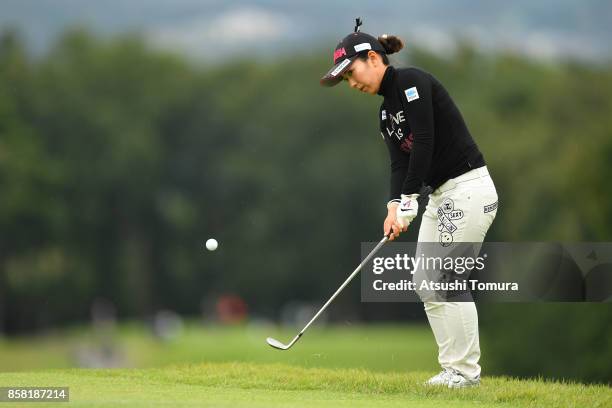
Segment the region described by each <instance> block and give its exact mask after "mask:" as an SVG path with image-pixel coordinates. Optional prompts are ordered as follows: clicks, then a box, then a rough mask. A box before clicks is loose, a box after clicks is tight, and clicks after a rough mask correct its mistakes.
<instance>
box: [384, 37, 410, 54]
mask: <svg viewBox="0 0 612 408" xmlns="http://www.w3.org/2000/svg"><path fill="white" fill-rule="evenodd" d="M378 42H380V43H381V45H382V46H383V47H384V49H385V52H386V53H387V54H394V53H396V52H398V51H399V50H401V49H402V48H404V41H402V39H401V38H399V37H397V36H395V35H387V34H383V35H381V36H380V37H378Z"/></svg>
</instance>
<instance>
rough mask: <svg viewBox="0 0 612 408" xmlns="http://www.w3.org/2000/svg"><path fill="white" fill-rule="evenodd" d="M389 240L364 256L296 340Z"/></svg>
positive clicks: (386, 238)
mask: <svg viewBox="0 0 612 408" xmlns="http://www.w3.org/2000/svg"><path fill="white" fill-rule="evenodd" d="M388 239H389V237H387V236H385V237H384V238H383V239H381V240H380V242H379V243H378V244H377V245H376V246H375V247H374V249H373V250H372V251H370V253H369V254H368V256H366V257H365V258H364V260H363V261H361V263H360V264H359V266H358V267H357V268H356V269H355V270H354V271H353V273H351V274H350V275H349V277H348V278H347V279H346V280H345V281H344V283H343V284H342V286H340V287H339V288H338V290H337V291H336V293H334V294H333V295H332V297H330V298H329V300H328V301H327V302H326V303H325V304H324V305H323V307H322V308H321V309H320V310H319V311H318V312H317V314H316V315H314V317H313V318H312V319H311V320H310V321H309V322H308V324H307V325H306V326H304V328H303V329H302V331H301V332H300V333H299V334H298V336H297V337H296V340H297V339H298V338H299V337H300V336H301V335H302V334H303V333H304V332H305V331H306V329H308V327H309V326H310V325H311V324H312V323H313V322H314V321H315V320H317V317H319V315H320V314H321V313H323V311H324V310H325V309H326V308H327V306H329V304H330V303H331V302H332V301H333V300H334V299H335V298H336V296H338V294H340V292H342V289H344V288H345V287H346V285H348V284H349V282H350V281H352V280H353V278H354V277H355V276H356V275H357V274H358V273H359V271H360V270H361V268H362V267H363V265H365V264H366V263H368V261H369V260H370V258H372V257H373V256H374V254H376V252H378V250H379V249H380V247H382V246H383V245H384V244H385V242H387V240H388Z"/></svg>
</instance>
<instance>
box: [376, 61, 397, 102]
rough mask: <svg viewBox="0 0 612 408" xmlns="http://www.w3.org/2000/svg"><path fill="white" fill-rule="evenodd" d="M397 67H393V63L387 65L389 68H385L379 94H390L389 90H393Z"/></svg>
mask: <svg viewBox="0 0 612 408" xmlns="http://www.w3.org/2000/svg"><path fill="white" fill-rule="evenodd" d="M394 74H395V68H393V67H392V66H391V65H389V66H387V69H386V70H385V74H384V75H383V77H382V80H381V81H380V87H379V88H378V94H379V95H383V96H384V95H388V94H389V91H391V88H392V86H393V77H394V76H395V75H394Z"/></svg>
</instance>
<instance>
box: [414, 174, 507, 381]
mask: <svg viewBox="0 0 612 408" xmlns="http://www.w3.org/2000/svg"><path fill="white" fill-rule="evenodd" d="M451 213H452V215H453V216H451ZM496 213H497V192H496V190H495V185H494V184H493V180H492V179H491V177H490V176H489V172H488V170H487V168H486V166H485V167H480V168H478V169H474V170H470V171H468V172H466V173H464V174H462V175H461V176H459V177H456V178H454V179H450V180H448V181H447V182H445V183H444V184H443V185H442V186H440V187H439V188H438V189H436V190H435V191H434V192H433V193H432V194H430V195H429V203H428V204H427V207H426V209H425V213H424V214H423V220H422V222H421V228H420V230H419V238H418V241H419V244H417V254H420V253H422V250H423V249H424V247H426V246H427V245H422V244H421V243H425V242H428V243H431V242H435V243H439V245H440V248H449V250H450V248H452V246H453V245H452V243H453V242H473V243H480V244H476V248H475V250H476V251H477V252H478V251H480V246H481V244H482V242H483V241H484V238H485V235H486V233H487V230H488V229H489V227H490V226H491V223H492V222H493V219H494V218H495V215H496ZM449 219H451V220H452V223H451V224H450V225H449V223H448V220H449ZM428 245H430V246H431V245H432V244H428ZM422 247H423V248H422ZM430 248H431V247H430ZM477 252H476V253H477ZM421 297H422V298H423V296H421ZM423 300H424V307H425V312H426V314H427V319H428V320H429V324H430V326H431V329H432V331H433V334H434V337H435V339H436V343H437V344H438V361H439V363H440V365H441V366H442V368H445V369H454V370H457V371H459V372H461V373H462V374H463V375H465V376H466V377H468V378H475V377H478V376H479V375H480V365H479V364H478V360H479V359H480V344H479V339H478V313H477V311H476V305H475V304H474V302H430V301H426V300H425V299H423Z"/></svg>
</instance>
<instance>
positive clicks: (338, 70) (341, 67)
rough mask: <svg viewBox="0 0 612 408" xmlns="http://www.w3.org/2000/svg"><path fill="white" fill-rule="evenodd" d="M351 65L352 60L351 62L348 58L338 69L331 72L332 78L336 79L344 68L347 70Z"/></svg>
mask: <svg viewBox="0 0 612 408" xmlns="http://www.w3.org/2000/svg"><path fill="white" fill-rule="evenodd" d="M350 63H351V60H350V59H348V58H347V59H345V60H344V61H342V62H341V63H340V65H338V66H337V67H336V69H334V70H333V71H332V72H331V76H334V77H335V76H336V75H338V74H339V73H340V72H341V71H342V70H343V69H344V68H346V66H347V65H348V64H350Z"/></svg>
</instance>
